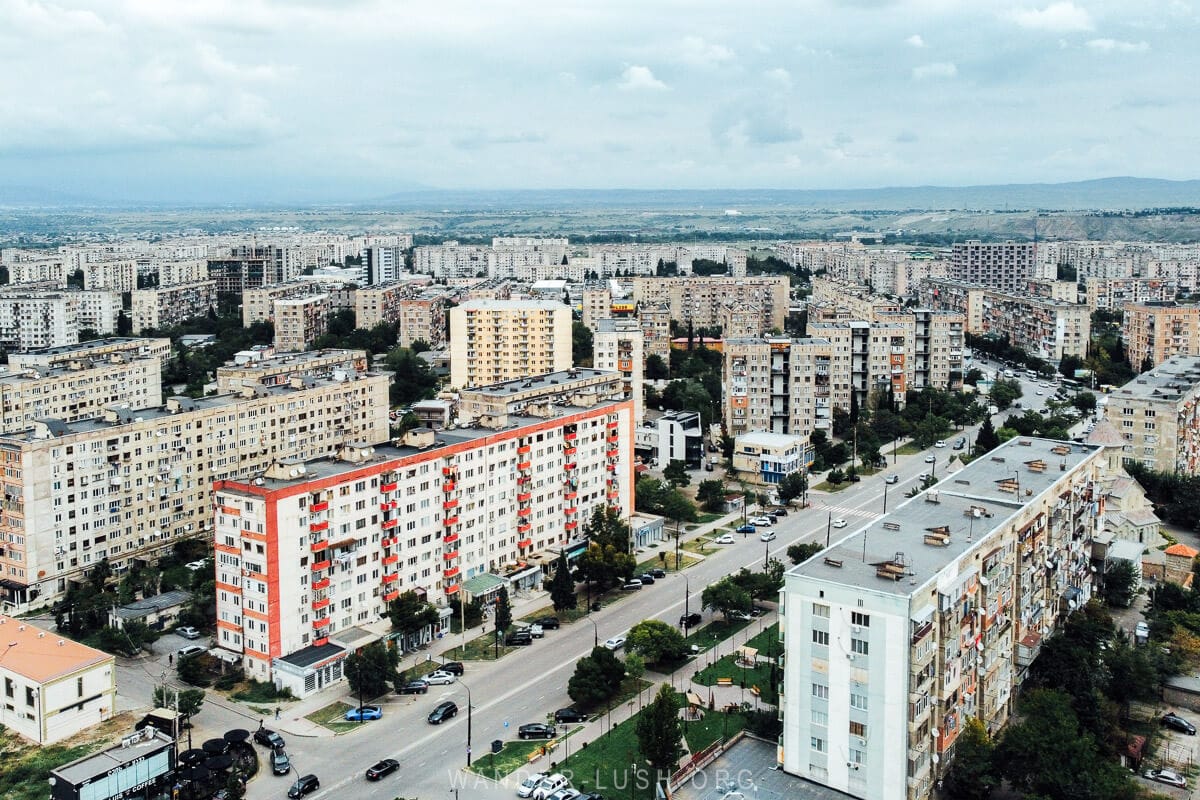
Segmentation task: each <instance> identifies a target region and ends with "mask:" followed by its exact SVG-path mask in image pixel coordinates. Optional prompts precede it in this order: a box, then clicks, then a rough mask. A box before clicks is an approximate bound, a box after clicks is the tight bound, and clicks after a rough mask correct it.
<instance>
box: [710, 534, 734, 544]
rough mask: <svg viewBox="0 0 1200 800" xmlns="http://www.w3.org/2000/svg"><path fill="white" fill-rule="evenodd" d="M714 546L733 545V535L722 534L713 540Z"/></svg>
mask: <svg viewBox="0 0 1200 800" xmlns="http://www.w3.org/2000/svg"><path fill="white" fill-rule="evenodd" d="M712 543H713V544H733V534H732V533H722V534H721V535H720V536H718V537H717V538H715V539H713V540H712Z"/></svg>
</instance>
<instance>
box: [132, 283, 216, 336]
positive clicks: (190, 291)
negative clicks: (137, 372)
mask: <svg viewBox="0 0 1200 800" xmlns="http://www.w3.org/2000/svg"><path fill="white" fill-rule="evenodd" d="M130 297H131V310H130V318H131V321H132V323H133V333H134V334H135V335H137V334H140V333H141V332H142V331H144V330H147V329H155V330H158V329H161V328H169V327H171V326H174V325H178V324H179V323H181V322H184V321H185V320H189V319H194V318H196V317H203V316H205V315H206V314H208V313H209V312H210V311H214V310H215V309H216V307H217V282H216V281H195V282H192V283H176V284H173V285H171V286H164V287H161V288H158V289H135V290H134V291H133V292H131V293H130Z"/></svg>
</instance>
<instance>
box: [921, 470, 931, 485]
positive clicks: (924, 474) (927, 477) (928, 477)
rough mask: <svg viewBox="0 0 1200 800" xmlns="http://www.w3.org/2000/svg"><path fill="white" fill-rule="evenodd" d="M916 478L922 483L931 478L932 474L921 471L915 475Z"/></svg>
mask: <svg viewBox="0 0 1200 800" xmlns="http://www.w3.org/2000/svg"><path fill="white" fill-rule="evenodd" d="M917 480H919V481H921V482H922V483H924V482H925V481H929V480H933V476H932V475H930V474H929V473H928V472H922V473H921V474H920V475H918V476H917Z"/></svg>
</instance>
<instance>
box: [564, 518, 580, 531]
mask: <svg viewBox="0 0 1200 800" xmlns="http://www.w3.org/2000/svg"><path fill="white" fill-rule="evenodd" d="M563 527H564V528H566V529H567V530H569V531H573V530H575V529H576V528H578V527H579V523H578V522H576V521H575V520H571V521H570V522H568V523H567V524H566V525H564V526H563Z"/></svg>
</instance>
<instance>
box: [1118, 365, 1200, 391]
mask: <svg viewBox="0 0 1200 800" xmlns="http://www.w3.org/2000/svg"><path fill="white" fill-rule="evenodd" d="M1197 384H1200V357H1197V356H1173V357H1172V358H1168V359H1167V360H1166V361H1164V362H1162V363H1161V364H1159V365H1158V366H1157V367H1155V368H1154V369H1152V370H1150V371H1149V372H1143V373H1142V374H1141V375H1138V376H1137V377H1136V378H1134V379H1133V380H1131V381H1130V382H1129V383H1127V384H1125V385H1124V386H1122V387H1121V388H1120V389H1116V390H1114V391H1113V393H1112V396H1113V398H1114V399H1120V398H1122V397H1128V398H1134V399H1139V400H1177V399H1179V398H1180V397H1182V396H1183V393H1184V392H1187V391H1190V390H1192V389H1194V388H1195V387H1196V385H1197Z"/></svg>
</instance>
